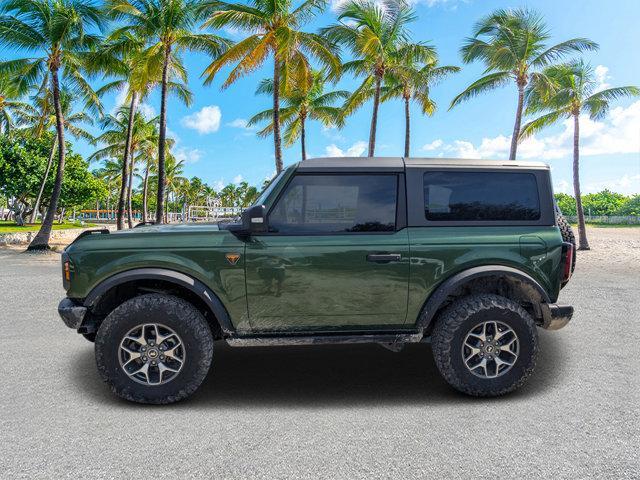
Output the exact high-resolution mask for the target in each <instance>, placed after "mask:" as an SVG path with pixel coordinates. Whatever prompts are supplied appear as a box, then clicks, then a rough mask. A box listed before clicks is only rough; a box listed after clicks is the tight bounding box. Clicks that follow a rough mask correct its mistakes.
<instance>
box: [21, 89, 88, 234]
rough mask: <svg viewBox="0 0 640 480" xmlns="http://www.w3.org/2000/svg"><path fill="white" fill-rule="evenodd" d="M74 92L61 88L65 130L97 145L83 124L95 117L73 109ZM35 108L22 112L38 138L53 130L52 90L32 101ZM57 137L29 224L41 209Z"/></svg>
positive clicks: (52, 145)
mask: <svg viewBox="0 0 640 480" xmlns="http://www.w3.org/2000/svg"><path fill="white" fill-rule="evenodd" d="M73 100H74V94H73V91H72V90H71V89H69V88H68V87H66V86H64V85H63V86H62V88H61V89H60V106H61V109H62V118H63V119H64V128H65V131H68V132H69V133H70V134H71V136H73V137H74V138H76V139H79V138H81V139H83V140H85V141H87V142H88V143H89V144H92V145H93V144H95V137H94V136H93V135H92V134H91V133H90V132H89V131H88V130H86V129H85V127H84V125H85V124H86V125H93V123H94V120H93V117H92V116H91V115H89V114H88V113H87V112H85V111H79V112H73V107H74V104H73V103H74V102H73ZM33 103H34V105H35V108H33V107H32V108H33V113H28V114H23V116H22V117H23V121H24V123H26V124H28V125H30V126H29V127H28V129H29V130H30V131H31V132H32V134H33V135H35V136H36V137H40V136H41V135H42V134H43V133H44V132H47V131H50V130H52V129H54V128H55V126H56V114H55V110H54V108H53V92H51V90H50V89H48V88H45V89H44V91H43V92H41V95H38V96H36V98H35V99H34V101H33ZM57 140H58V139H57V136H55V135H54V137H53V142H52V144H51V151H50V153H49V158H48V160H47V166H46V167H45V170H44V175H43V176H42V181H41V182H40V188H39V190H38V195H37V196H36V201H35V203H34V205H33V211H32V212H31V217H30V218H29V223H34V222H35V221H36V217H37V215H38V211H39V210H40V202H41V201H42V194H43V193H44V188H45V186H46V184H47V179H48V178H49V172H50V171H51V166H52V164H53V156H54V155H55V152H56V146H57Z"/></svg>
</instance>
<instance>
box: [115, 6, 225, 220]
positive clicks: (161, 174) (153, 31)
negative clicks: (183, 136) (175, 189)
mask: <svg viewBox="0 0 640 480" xmlns="http://www.w3.org/2000/svg"><path fill="white" fill-rule="evenodd" d="M205 7H206V2H205V1H204V0H111V1H110V2H109V11H110V14H111V15H112V16H114V17H115V18H116V19H117V20H120V21H124V22H125V23H126V25H125V26H123V27H121V28H119V29H117V30H116V31H115V32H114V33H113V34H112V36H113V37H114V38H117V37H119V36H122V35H125V34H127V33H130V34H131V35H132V36H133V37H134V38H142V39H145V40H146V43H147V49H148V50H149V51H150V52H160V54H161V55H162V63H161V65H162V70H161V80H160V85H161V93H160V136H159V141H158V180H159V181H158V193H157V201H156V223H162V221H163V217H164V200H165V192H164V189H165V183H166V182H165V175H166V172H165V161H166V135H167V96H168V93H169V81H170V75H171V72H172V70H182V71H183V70H184V68H183V67H182V64H181V53H183V52H185V51H188V50H191V51H201V52H205V53H207V54H209V55H212V56H214V57H217V56H219V55H221V54H222V53H223V52H224V51H225V50H226V48H227V46H228V42H227V40H225V39H223V38H221V37H219V36H217V35H213V34H210V33H195V30H196V29H198V28H200V26H201V25H200V22H201V21H202V20H203V19H204V17H205V15H206V8H205Z"/></svg>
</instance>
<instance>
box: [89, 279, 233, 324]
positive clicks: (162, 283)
mask: <svg viewBox="0 0 640 480" xmlns="http://www.w3.org/2000/svg"><path fill="white" fill-rule="evenodd" d="M140 291H143V292H162V293H170V294H174V295H176V296H178V297H180V298H184V299H185V300H187V301H189V302H191V303H192V304H194V306H195V307H197V308H198V309H199V310H200V311H201V312H202V313H203V315H205V318H207V320H208V321H209V322H210V324H211V323H213V322H215V325H211V326H212V327H214V328H215V327H217V329H218V330H219V331H218V335H221V334H224V335H229V334H231V333H233V332H234V331H235V329H234V327H233V324H232V322H231V318H230V316H229V313H228V311H227V309H226V308H225V306H224V305H223V303H222V302H221V301H220V299H219V298H218V296H217V295H216V294H215V292H214V291H213V290H211V289H210V288H209V287H207V286H206V285H205V284H204V283H202V282H201V281H199V280H197V279H195V278H193V277H191V276H189V275H187V274H185V273H182V272H178V271H175V270H171V269H167V268H136V269H131V270H126V271H124V272H120V273H117V274H115V275H112V276H110V277H108V278H106V279H105V280H103V281H102V282H100V283H99V284H98V285H96V286H95V287H94V288H93V289H92V290H91V291H90V292H89V294H88V295H87V296H86V297H85V299H84V301H83V304H84V306H85V307H87V308H88V309H89V311H90V312H91V313H92V315H91V318H90V319H89V321H90V322H91V321H93V323H95V322H96V321H98V322H100V321H101V320H102V318H103V317H104V316H105V315H107V314H108V313H109V312H110V311H111V310H113V308H115V307H116V306H117V305H119V304H121V303H122V302H123V301H126V300H128V299H130V298H133V297H134V296H136V295H137V294H138V293H139V292H140ZM101 317H102V318H101ZM94 328H95V326H94ZM89 330H90V329H89ZM213 334H214V336H215V335H216V332H215V331H214V332H213Z"/></svg>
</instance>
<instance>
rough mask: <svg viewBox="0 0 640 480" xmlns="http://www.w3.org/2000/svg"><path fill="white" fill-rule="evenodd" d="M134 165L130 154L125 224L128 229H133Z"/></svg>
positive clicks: (134, 161)
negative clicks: (127, 225)
mask: <svg viewBox="0 0 640 480" xmlns="http://www.w3.org/2000/svg"><path fill="white" fill-rule="evenodd" d="M135 165H136V160H135V157H134V155H133V151H132V152H131V168H130V169H129V184H128V185H127V223H128V224H129V228H133V215H132V209H131V193H132V191H133V172H134V168H135Z"/></svg>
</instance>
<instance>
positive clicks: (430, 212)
mask: <svg viewBox="0 0 640 480" xmlns="http://www.w3.org/2000/svg"><path fill="white" fill-rule="evenodd" d="M424 201H425V215H426V217H427V220H433V221H465V220H467V221H500V220H503V221H518V220H521V221H522V220H538V219H539V218H540V201H539V198H538V184H537V182H536V177H535V175H533V174H531V173H509V172H505V173H499V172H477V173H476V172H450V171H447V172H428V173H425V174H424Z"/></svg>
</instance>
